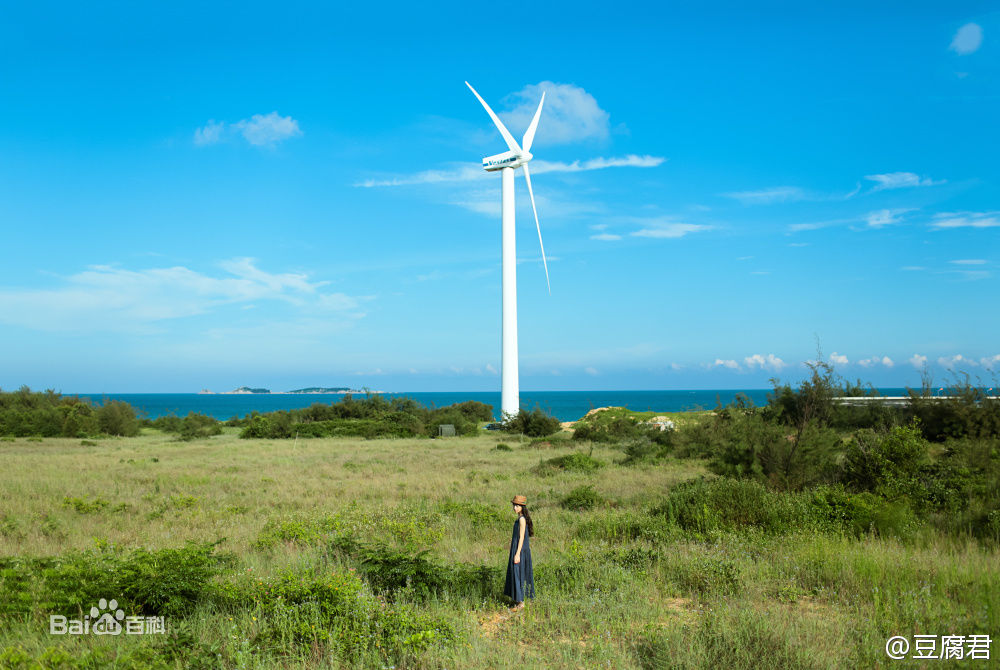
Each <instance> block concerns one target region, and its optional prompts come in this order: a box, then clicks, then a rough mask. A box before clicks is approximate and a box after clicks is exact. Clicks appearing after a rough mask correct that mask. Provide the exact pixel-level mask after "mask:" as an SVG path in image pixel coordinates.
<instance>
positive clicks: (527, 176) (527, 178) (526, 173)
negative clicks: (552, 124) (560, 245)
mask: <svg viewBox="0 0 1000 670" xmlns="http://www.w3.org/2000/svg"><path fill="white" fill-rule="evenodd" d="M539 109H541V106H539ZM535 118H538V116H537V114H536V115H535ZM521 167H523V168H524V181H526V182H528V196H530V197H531V211H532V212H534V213H535V228H537V229H538V246H539V247H540V248H541V250H542V265H543V266H545V285H546V286H547V287H548V289H549V295H552V284H550V283H549V263H548V261H546V260H545V245H544V244H542V227H541V226H540V225H538V210H537V209H535V193H534V191H532V190H531V173H530V172H529V171H528V164H527V163H525V164H524V165H522V166H521Z"/></svg>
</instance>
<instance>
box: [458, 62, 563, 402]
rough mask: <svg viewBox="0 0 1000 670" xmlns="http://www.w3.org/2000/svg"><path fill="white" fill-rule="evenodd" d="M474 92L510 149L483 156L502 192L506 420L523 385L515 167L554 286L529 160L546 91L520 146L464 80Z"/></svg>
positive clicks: (503, 395)
mask: <svg viewBox="0 0 1000 670" xmlns="http://www.w3.org/2000/svg"><path fill="white" fill-rule="evenodd" d="M465 85H466V86H468V87H469V90H470V91H472V93H473V95H475V96H476V98H477V99H478V100H479V102H480V103H482V105H483V107H484V108H485V109H486V113H487V114H489V115H490V118H491V119H493V123H494V124H495V125H496V127H497V130H499V131H500V135H502V136H503V139H504V142H506V143H507V147H508V148H509V149H510V151H507V152H505V153H502V154H497V155H495V156H487V157H486V158H484V159H483V169H484V170H486V171H487V172H496V171H499V172H500V176H501V179H500V183H501V186H502V192H501V200H500V203H501V220H502V233H501V240H502V243H501V275H502V282H503V298H502V301H503V331H502V335H501V340H500V342H501V348H500V389H501V392H500V413H501V416H502V417H503V419H504V420H506V419H507V418H508V417H511V416H514V415H516V414H517V413H518V411H520V408H521V402H520V397H519V394H520V388H519V385H518V381H517V249H516V247H515V245H514V170H515V168H519V167H521V168H524V181H525V182H527V184H528V196H529V197H530V198H531V211H532V212H533V213H534V215H535V228H536V229H537V230H538V246H539V247H541V250H542V265H543V266H544V267H545V284H546V286H547V287H548V289H549V294H550V295H551V293H552V286H551V285H549V264H548V261H546V260H545V245H543V244H542V228H541V226H540V225H538V210H537V209H535V194H534V192H533V191H532V190H531V172H530V171H529V170H528V161H530V160H531V159H532V155H531V152H530V149H531V143H532V141H534V139H535V129H536V128H538V117H539V116H541V114H542V103H543V102H545V92H544V91H543V92H542V99H541V100H539V101H538V109H537V110H536V111H535V116H534V117H533V118H532V119H531V124H530V125H529V126H528V130H527V132H525V133H524V139H523V140H522V142H523V147H521V146H518V144H517V141H516V140H515V139H514V137H513V136H512V135H511V134H510V132H509V131H508V130H507V128H506V126H504V125H503V123H502V122H501V121H500V119H499V118H497V115H496V114H494V113H493V110H492V109H490V106H489V105H487V104H486V101H485V100H483V98H482V96H480V95H479V93H477V92H476V89H474V88H472V84H470V83H469V82H465Z"/></svg>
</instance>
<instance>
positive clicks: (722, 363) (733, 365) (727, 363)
mask: <svg viewBox="0 0 1000 670" xmlns="http://www.w3.org/2000/svg"><path fill="white" fill-rule="evenodd" d="M712 367H723V368H729V369H730V370H739V369H740V364H739V363H737V362H736V361H734V360H732V359H728V360H722V359H721V358H716V359H715V362H714V363H712Z"/></svg>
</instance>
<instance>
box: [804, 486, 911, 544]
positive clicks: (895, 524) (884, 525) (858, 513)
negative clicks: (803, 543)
mask: <svg viewBox="0 0 1000 670" xmlns="http://www.w3.org/2000/svg"><path fill="white" fill-rule="evenodd" d="M811 495H812V505H813V509H814V510H815V511H816V513H817V514H818V515H819V516H820V517H821V518H823V519H825V520H826V521H827V522H829V523H831V524H834V525H837V526H840V527H842V528H843V529H844V530H845V531H847V532H848V533H851V534H853V535H855V536H861V535H864V534H866V533H869V532H871V533H875V534H877V535H880V536H894V537H901V538H905V537H908V536H910V535H912V533H913V531H914V530H915V529H916V527H917V520H916V517H915V515H914V513H913V511H912V510H911V509H910V507H909V506H908V505H907V504H906V502H905V501H897V502H890V501H887V500H885V499H884V498H881V497H879V496H877V495H875V494H874V493H870V492H868V491H864V492H862V493H851V492H849V491H846V490H845V489H844V488H843V486H841V485H839V484H837V485H833V486H820V487H817V488H816V489H814V490H813V491H812V492H811Z"/></svg>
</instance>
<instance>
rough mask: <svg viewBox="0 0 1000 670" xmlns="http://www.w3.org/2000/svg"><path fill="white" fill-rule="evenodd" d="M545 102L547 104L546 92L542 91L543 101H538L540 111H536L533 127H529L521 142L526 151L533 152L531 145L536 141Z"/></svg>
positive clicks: (532, 122)
mask: <svg viewBox="0 0 1000 670" xmlns="http://www.w3.org/2000/svg"><path fill="white" fill-rule="evenodd" d="M543 102H545V91H542V99H541V100H539V101H538V109H537V110H535V116H534V118H532V119H531V125H530V126H528V131H527V132H526V133H524V139H523V140H522V141H521V144H522V145H523V146H524V150H525V151H531V143H532V142H534V141H535V129H536V128H538V117H539V116H541V115H542V103H543Z"/></svg>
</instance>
